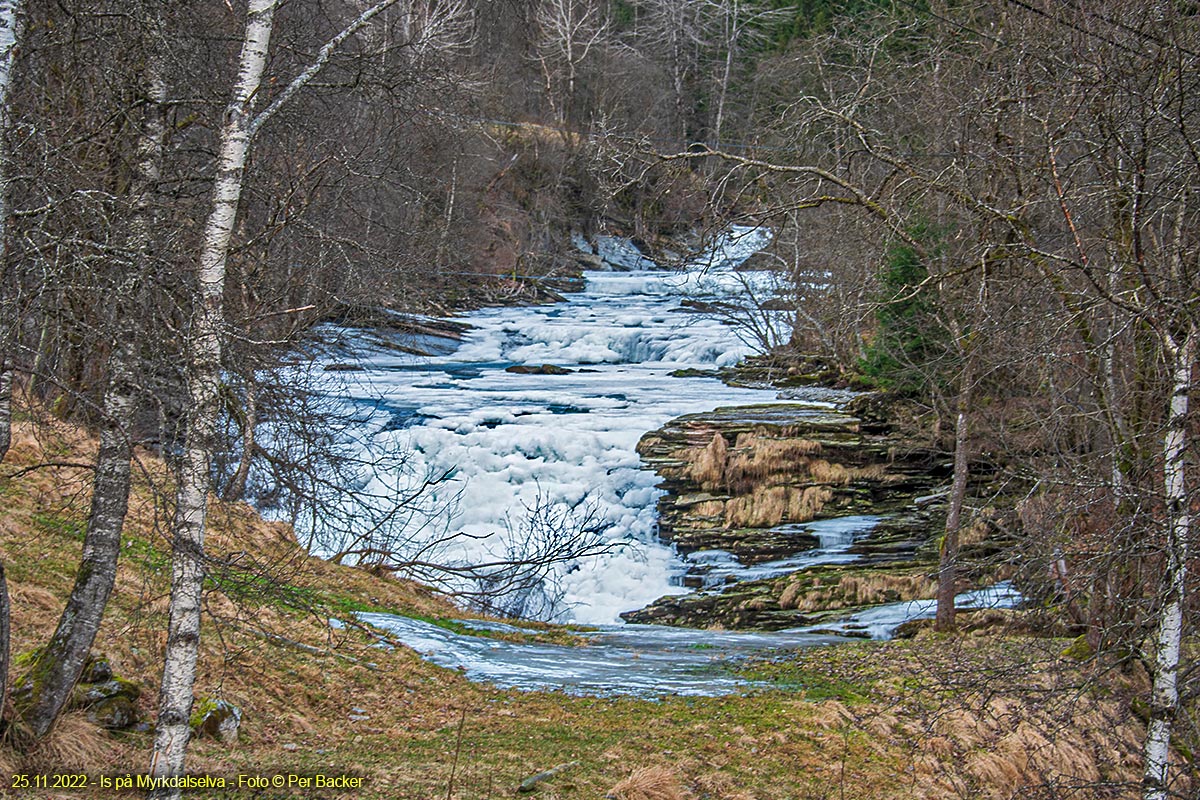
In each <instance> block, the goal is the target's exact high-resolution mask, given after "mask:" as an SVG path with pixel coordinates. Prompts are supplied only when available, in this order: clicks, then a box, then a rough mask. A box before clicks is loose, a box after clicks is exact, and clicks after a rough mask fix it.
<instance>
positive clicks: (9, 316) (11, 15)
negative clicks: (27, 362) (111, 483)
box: [0, 0, 22, 461]
mask: <svg viewBox="0 0 1200 800" xmlns="http://www.w3.org/2000/svg"><path fill="white" fill-rule="evenodd" d="M21 13H22V9H21V0H0V291H3V292H4V295H5V296H4V297H0V315H3V317H2V319H3V322H2V324H3V330H0V461H3V460H4V457H5V456H6V455H7V454H8V447H9V445H10V444H11V443H12V376H13V373H12V357H11V356H10V355H9V353H10V352H11V351H12V345H13V343H12V337H13V335H14V333H15V330H14V329H15V325H14V320H15V315H16V310H15V309H14V308H12V307H11V304H12V303H13V301H14V299H15V298H14V297H13V296H12V285H13V275H12V269H11V267H10V266H9V264H8V246H7V244H6V243H7V241H8V215H9V205H8V204H9V197H8V196H9V191H8V184H9V181H10V180H11V179H12V168H11V167H10V165H9V161H10V154H9V150H8V139H9V128H10V127H11V125H12V101H11V97H10V95H11V92H10V87H11V86H12V76H13V62H14V61H15V60H16V54H17V44H18V42H19V40H20V36H21Z"/></svg>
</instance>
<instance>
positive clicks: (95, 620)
mask: <svg viewBox="0 0 1200 800" xmlns="http://www.w3.org/2000/svg"><path fill="white" fill-rule="evenodd" d="M135 12H136V13H137V14H138V18H139V25H138V26H137V27H138V28H139V29H140V30H141V31H142V38H143V41H144V42H145V44H144V58H143V66H142V70H141V75H140V76H139V80H138V86H137V91H136V92H135V96H136V97H137V99H138V101H137V104H136V105H137V108H138V109H139V111H138V113H139V116H140V122H139V124H138V126H137V143H136V147H135V153H136V160H135V164H134V168H133V174H132V176H131V179H130V181H129V184H128V192H127V197H126V198H125V202H124V203H123V206H124V208H125V209H126V210H127V219H126V221H125V222H124V226H125V232H124V235H123V237H122V239H123V241H124V243H125V250H126V251H127V252H128V253H129V254H130V256H129V257H130V262H129V263H128V265H126V266H124V267H123V268H120V269H119V273H120V276H119V278H118V280H117V283H116V285H115V286H114V287H113V291H112V295H111V298H110V299H109V303H108V304H107V305H106V308H107V309H108V320H107V322H108V324H107V326H106V329H107V330H108V331H109V332H110V334H109V335H110V336H111V349H110V355H109V358H108V363H107V378H108V380H107V385H106V387H105V390H104V395H103V416H102V418H101V421H100V447H99V451H98V454H97V456H96V465H95V471H94V473H93V483H92V503H91V513H90V515H89V518H88V523H87V529H86V532H85V535H84V541H83V554H82V557H81V560H80V565H79V569H78V571H77V573H76V579H75V584H74V586H73V588H72V590H71V594H70V596H69V597H68V600H67V604H66V607H65V609H64V610H63V613H62V616H61V618H60V619H59V623H58V627H57V628H56V630H55V631H54V634H53V635H52V636H51V638H50V641H49V643H48V644H47V645H46V646H45V647H44V648H42V650H41V651H40V652H39V653H38V657H37V660H36V661H35V663H34V665H33V667H32V668H31V670H30V672H29V674H28V675H27V676H25V677H24V678H23V686H24V687H25V690H26V691H25V693H23V694H22V697H21V702H20V703H19V704H18V708H17V713H18V715H19V716H20V717H21V719H22V721H23V723H24V724H25V726H27V728H28V731H29V733H30V734H31V735H32V736H33V737H34V738H35V739H40V738H42V737H43V736H45V735H46V734H47V733H49V732H50V730H51V728H52V726H53V725H54V723H55V721H56V720H57V719H58V717H59V715H60V714H61V713H62V711H63V709H64V708H65V707H66V704H67V701H68V700H69V699H70V697H71V691H72V690H73V689H74V687H75V683H76V682H77V681H78V680H79V676H80V674H81V673H82V671H83V668H84V666H85V664H86V661H87V658H88V655H89V654H90V652H91V647H92V643H93V642H94V641H95V638H96V634H97V633H98V631H99V629H100V623H101V620H102V618H103V615H104V609H105V607H106V606H107V604H108V598H109V595H110V594H111V592H112V588H113V583H114V582H115V580H116V573H117V561H118V557H119V555H120V552H121V530H122V527H123V526H124V523H125V514H126V510H127V508H128V502H129V486H130V458H131V455H132V438H131V434H130V429H131V427H132V424H131V423H132V421H133V416H134V411H135V407H136V399H135V392H134V387H135V385H136V382H137V378H136V374H135V373H136V362H137V359H138V356H137V352H136V349H137V344H138V342H139V340H140V339H141V337H142V335H144V334H145V333H146V331H144V330H142V329H141V327H140V326H139V323H138V321H139V320H140V319H141V317H142V315H143V314H144V309H143V308H142V307H141V304H140V303H139V300H140V299H142V298H143V297H144V292H143V288H144V287H143V284H144V282H145V281H146V280H147V279H148V278H149V276H150V274H151V270H152V264H151V239H152V229H153V221H154V214H155V210H156V202H155V198H154V192H155V187H156V184H157V183H158V179H159V173H160V170H161V162H162V148H163V137H164V118H163V108H164V103H165V99H166V83H165V79H164V72H163V53H164V48H165V46H166V43H165V31H164V29H163V9H162V7H161V5H160V4H159V3H158V2H157V1H156V0H147V1H146V2H143V3H140V4H138V5H137V6H136V7H135Z"/></svg>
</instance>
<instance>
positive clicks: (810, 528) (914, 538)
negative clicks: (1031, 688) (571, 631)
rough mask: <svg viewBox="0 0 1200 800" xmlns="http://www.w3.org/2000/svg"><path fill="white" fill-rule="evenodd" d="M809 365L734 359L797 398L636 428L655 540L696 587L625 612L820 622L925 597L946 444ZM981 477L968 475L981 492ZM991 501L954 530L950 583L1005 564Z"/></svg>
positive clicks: (633, 616)
mask: <svg viewBox="0 0 1200 800" xmlns="http://www.w3.org/2000/svg"><path fill="white" fill-rule="evenodd" d="M806 369H807V370H808V371H811V370H812V361H811V360H804V363H803V365H802V366H801V367H797V368H790V369H789V368H786V367H785V366H779V365H775V366H774V367H773V368H771V369H769V370H768V369H765V368H764V367H763V366H762V359H760V360H758V361H757V362H751V363H750V364H749V365H748V366H741V367H739V369H737V370H730V371H729V372H728V373H727V374H726V379H727V380H728V381H730V382H732V383H734V384H737V385H758V386H763V385H768V386H774V387H776V388H778V389H779V390H780V396H781V397H786V398H789V399H791V400H793V401H795V402H791V403H775V404H771V405H764V406H750V407H723V408H718V409H715V410H714V411H711V412H706V413H700V414H692V415H687V416H684V417H680V418H677V419H674V420H672V421H671V422H669V423H668V424H667V425H665V426H663V427H661V428H659V429H657V430H655V431H651V432H649V433H647V434H646V435H645V436H643V437H642V439H641V441H640V442H639V444H638V452H639V454H640V455H641V456H642V458H643V459H644V460H645V462H646V464H647V465H648V467H649V468H650V469H653V470H654V471H655V472H656V473H657V474H658V475H659V476H660V478H661V481H660V483H659V484H658V486H659V488H660V489H662V490H664V492H665V494H664V495H663V497H662V498H661V499H660V500H659V503H658V510H659V533H660V536H661V537H662V539H663V540H664V541H666V542H670V543H671V544H672V545H673V546H674V547H675V548H676V549H677V550H678V551H679V552H680V553H681V554H682V555H683V556H684V557H685V559H686V560H687V561H688V562H689V563H690V567H689V570H688V575H687V577H686V578H685V582H686V583H688V585H691V586H693V587H696V588H697V589H698V591H696V592H695V593H693V594H688V595H670V596H664V597H663V598H660V599H659V600H657V601H655V602H654V603H653V604H651V605H649V606H647V607H646V608H644V609H641V610H638V611H634V612H628V613H625V614H622V618H623V619H625V620H626V621H628V622H635V623H644V624H659V625H681V626H688V627H696V628H705V627H712V626H719V627H721V628H727V629H749V630H780V629H785V628H798V627H810V628H811V627H816V628H818V629H819V627H820V626H821V625H822V624H824V623H835V622H841V621H844V620H847V619H849V618H851V617H853V616H855V615H860V614H862V613H864V612H869V611H871V610H872V609H875V608H878V607H881V606H883V605H885V604H889V603H900V602H909V601H918V600H928V599H931V598H932V597H933V596H934V593H935V590H936V581H935V574H936V571H937V563H938V548H939V545H940V541H941V536H942V534H943V532H944V530H945V507H944V506H945V497H946V494H947V490H948V484H949V472H950V463H949V460H950V456H949V455H948V454H946V453H944V452H942V451H941V450H939V449H938V448H937V447H936V445H935V443H934V442H932V441H931V440H930V439H929V438H927V437H923V436H917V435H914V434H911V433H902V432H901V431H900V430H899V429H898V426H896V425H894V424H892V423H891V421H890V420H889V418H888V415H889V413H894V412H892V411H890V410H889V404H888V403H887V401H886V400H883V401H881V398H880V397H878V396H875V395H871V394H855V393H853V392H846V391H841V390H834V389H828V388H822V387H820V386H811V385H808V386H805V385H804V384H811V382H812V381H813V380H818V379H820V372H819V371H818V372H817V373H816V374H807V373H806V371H805V370H806ZM987 479H988V476H987V475H986V474H983V475H978V474H977V475H976V478H975V482H974V491H973V494H974V495H975V496H976V497H978V496H979V495H981V494H982V493H983V491H984V488H983V487H985V486H986V484H987ZM991 513H993V512H990V511H989V512H988V513H987V514H981V515H980V516H979V518H978V519H977V520H976V521H975V522H974V523H973V524H972V525H971V526H970V527H969V528H968V529H967V530H966V531H965V532H964V534H963V536H962V544H963V554H962V566H963V569H962V574H961V580H960V585H959V587H958V591H959V592H968V591H970V590H973V589H980V588H982V587H984V586H987V585H990V584H993V583H996V582H997V581H1000V580H1004V579H1006V578H1008V577H1010V576H1011V574H1012V573H1011V571H1009V570H1008V569H1006V568H1005V565H1004V564H1003V563H1002V562H1000V561H997V560H996V559H991V560H989V558H988V557H991V556H994V555H995V554H997V553H1000V552H1002V551H1003V550H1004V549H1005V547H1006V546H1007V545H1008V544H1010V542H1008V541H1006V540H1005V537H1004V535H1002V534H1001V532H1000V529H999V528H997V527H996V526H993V525H989V524H988V519H989V515H990V514H991ZM863 515H868V516H866V517H864V516H863ZM839 520H845V521H846V522H847V523H848V524H849V525H850V526H851V529H852V530H851V535H850V536H848V537H844V538H843V539H840V540H837V541H836V544H837V545H838V546H837V547H836V548H834V549H830V547H829V546H828V545H827V544H826V541H825V539H823V538H822V537H821V536H819V534H820V532H821V531H822V530H824V529H828V527H829V525H830V524H833V525H835V526H836V525H837V523H838V521H839ZM860 520H867V522H866V523H861V522H859V521H860ZM822 521H825V522H824V523H822ZM814 523H816V524H814ZM843 527H844V526H843ZM899 622H903V620H902V619H901V620H899V621H898V622H897V624H899ZM844 628H845V626H839V629H842V630H844ZM851 631H853V626H851ZM863 635H867V633H866V632H865V631H864V633H863Z"/></svg>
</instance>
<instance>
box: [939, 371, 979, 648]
mask: <svg viewBox="0 0 1200 800" xmlns="http://www.w3.org/2000/svg"><path fill="white" fill-rule="evenodd" d="M961 380H962V383H961V384H960V386H959V389H958V401H957V404H956V405H957V411H958V415H957V417H956V418H955V421H954V479H953V481H952V482H951V484H950V508H949V509H948V510H947V512H946V536H945V538H944V539H942V547H941V552H940V555H939V558H938V577H937V617H936V619H935V620H934V629H935V630H939V631H949V630H953V629H954V595H955V593H956V590H955V587H956V584H957V582H958V533H959V529H960V528H961V527H962V509H963V502H964V501H965V500H966V496H967V478H968V477H969V467H968V463H967V442H968V440H969V438H970V430H969V428H968V419H969V418H968V411H969V406H970V402H971V374H970V369H969V368H968V369H966V370H965V371H964V373H963V376H962V379H961Z"/></svg>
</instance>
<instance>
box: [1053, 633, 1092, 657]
mask: <svg viewBox="0 0 1200 800" xmlns="http://www.w3.org/2000/svg"><path fill="white" fill-rule="evenodd" d="M1095 654H1096V651H1095V650H1093V649H1092V646H1091V645H1090V644H1088V640H1087V636H1077V637H1075V638H1074V639H1072V640H1071V643H1070V644H1069V645H1067V646H1066V647H1065V648H1064V649H1063V651H1062V653H1061V655H1062V657H1063V658H1069V659H1071V660H1072V661H1087V660H1088V659H1089V658H1091V657H1092V656H1094V655H1095Z"/></svg>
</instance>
